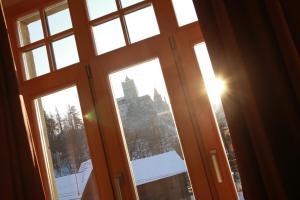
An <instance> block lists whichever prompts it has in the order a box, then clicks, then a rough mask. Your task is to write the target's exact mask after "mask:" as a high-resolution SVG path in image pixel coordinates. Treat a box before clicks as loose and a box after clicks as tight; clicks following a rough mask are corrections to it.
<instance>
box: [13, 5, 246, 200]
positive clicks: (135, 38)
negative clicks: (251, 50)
mask: <svg viewBox="0 0 300 200" xmlns="http://www.w3.org/2000/svg"><path fill="white" fill-rule="evenodd" d="M32 1H34V0H32ZM49 2H50V1H49ZM51 2H52V1H51ZM53 2H55V3H53V4H51V3H50V4H48V3H45V4H44V3H41V4H39V3H38V4H36V5H33V4H30V5H29V4H28V2H27V4H28V5H27V4H26V2H25V3H20V5H21V7H22V8H24V11H25V12H24V13H23V16H22V13H17V10H19V9H16V11H15V12H16V13H14V14H11V15H9V16H12V19H17V20H16V27H17V30H18V31H16V32H11V33H12V34H16V35H15V37H11V38H12V40H13V39H16V42H13V43H12V44H17V45H16V46H14V47H13V48H14V49H16V50H15V51H14V58H15V60H17V59H19V60H18V61H19V62H16V64H17V72H18V75H19V76H20V77H19V80H20V87H21V90H20V91H21V92H22V95H24V97H25V98H24V101H25V104H26V107H27V108H28V116H29V123H30V128H31V130H32V135H31V136H32V138H33V142H34V146H35V148H36V149H35V150H36V154H37V162H38V164H39V166H40V170H41V176H42V180H43V185H44V186H45V194H46V196H47V199H54V200H57V199H61V200H71V199H100V198H99V196H100V195H99V194H101V196H100V197H101V199H114V198H118V197H120V198H119V199H122V198H123V199H141V200H143V199H174V200H177V199H185V200H194V199H215V198H218V197H222V199H223V198H224V199H226V200H227V199H230V200H231V199H236V192H235V191H236V190H235V188H234V186H233V181H232V176H231V175H232V174H231V173H233V174H234V177H233V178H234V181H235V183H236V188H237V191H238V193H239V195H240V196H241V199H242V191H241V186H240V181H239V175H238V171H237V168H236V165H235V157H234V152H233V149H232V146H231V143H230V137H229V136H230V132H229V130H228V128H227V129H226V125H227V124H226V120H225V121H224V119H223V118H224V113H223V111H222V108H221V107H220V106H219V105H220V98H219V96H218V95H216V94H209V96H210V98H211V99H214V100H215V103H213V104H214V105H216V106H215V108H216V109H218V110H216V113H217V114H216V118H217V119H218V120H219V121H220V122H221V123H222V124H221V123H220V122H219V128H220V130H221V129H222V130H221V134H222V137H223V139H224V138H225V139H226V140H227V141H226V142H224V146H225V147H226V154H227V156H228V160H229V163H230V166H231V171H230V170H228V166H227V162H224V163H221V162H218V161H224V160H225V161H226V155H225V153H224V148H223V146H222V145H220V144H221V143H220V141H219V140H218V139H217V138H219V133H218V131H217V129H216V125H215V121H214V119H215V118H214V117H215V116H214V115H213V114H211V110H210V105H209V103H208V101H207V98H206V96H205V94H204V95H201V97H198V96H197V95H199V93H198V92H199V91H195V88H198V86H199V84H198V83H199V82H198V81H199V80H202V79H201V77H200V76H201V75H200V73H199V69H198V66H197V60H196V58H197V59H198V63H199V65H200V67H201V66H203V65H204V66H206V64H207V63H209V59H208V58H207V57H208V56H207V53H205V48H204V46H203V45H202V44H201V45H197V46H195V48H194V44H198V43H201V42H203V38H202V37H201V34H195V33H199V32H200V29H199V25H198V23H193V22H195V21H197V15H196V12H195V9H194V6H193V2H192V0H147V1H146V0H58V1H53ZM31 5H33V6H32V7H30V6H31ZM74 9H75V10H74ZM10 10H14V9H10ZM12 12H13V11H12ZM30 12H31V13H30ZM28 13H30V14H28ZM20 14H21V16H22V17H19V16H20ZM15 17H17V18H15ZM176 20H177V23H176ZM8 25H10V24H8ZM10 30H13V27H10ZM195 35H196V36H195ZM175 46H176V48H173V47H175ZM79 50H80V51H79ZM194 53H195V54H194ZM195 55H197V56H195ZM200 57H201V59H200ZM203 58H206V59H203ZM19 63H20V64H19ZM206 67H207V66H206ZM210 67H211V66H210ZM203 74H204V73H203ZM209 74H210V75H211V74H213V71H209ZM190 77H191V78H190ZM189 78H190V79H189ZM204 79H205V77H204ZM190 80H195V82H197V84H196V83H190V82H189V81H190ZM206 82H207V81H206ZM191 85H193V86H191ZM195 85H197V86H195ZM212 85H214V84H212ZM217 85H219V86H222V84H221V82H219V83H218V84H217ZM199 88H200V87H199ZM171 102H172V103H171ZM82 112H83V113H82ZM222 120H223V121H222ZM223 125H224V126H223ZM211 152H214V154H213V155H212V153H211ZM218 164H219V167H218V166H217V165H218ZM216 166H217V167H216ZM216 169H217V170H216ZM219 176H220V177H221V178H220V179H222V180H221V181H219V179H218V177H219ZM215 179H217V180H215ZM222 181H223V182H222ZM211 187H214V188H213V189H212V188H211ZM212 191H216V194H213V193H212ZM137 195H138V196H139V197H137Z"/></svg>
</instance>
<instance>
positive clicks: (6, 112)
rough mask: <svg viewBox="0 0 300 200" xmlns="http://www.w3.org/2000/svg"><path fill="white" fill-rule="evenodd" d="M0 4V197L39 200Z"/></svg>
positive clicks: (36, 180)
mask: <svg viewBox="0 0 300 200" xmlns="http://www.w3.org/2000/svg"><path fill="white" fill-rule="evenodd" d="M1 7H2V6H1V1H0V199H3V200H14V199H18V200H23V199H28V200H42V199H44V193H43V190H42V184H41V180H40V176H39V173H38V168H37V165H36V163H35V162H34V156H33V155H34V154H33V153H32V152H31V150H30V145H29V140H28V138H27V132H26V129H25V123H24V118H23V117H22V116H23V115H22V110H21V103H20V98H19V91H18V85H17V80H16V75H15V70H14V63H13V58H12V55H11V51H10V46H9V41H8V36H7V31H6V26H5V23H4V17H3V13H2V10H1Z"/></svg>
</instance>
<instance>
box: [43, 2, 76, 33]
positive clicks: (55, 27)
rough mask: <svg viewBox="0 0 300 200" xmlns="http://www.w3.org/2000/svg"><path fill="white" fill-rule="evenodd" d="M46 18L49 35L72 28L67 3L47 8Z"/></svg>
mask: <svg viewBox="0 0 300 200" xmlns="http://www.w3.org/2000/svg"><path fill="white" fill-rule="evenodd" d="M46 16H47V22H48V27H49V32H50V35H54V34H57V33H60V32H62V31H65V30H68V29H70V28H72V20H71V16H70V11H69V8H68V3H67V1H63V2H61V3H59V4H56V5H54V6H51V7H49V8H47V9H46Z"/></svg>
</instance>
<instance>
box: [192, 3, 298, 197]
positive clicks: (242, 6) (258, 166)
mask: <svg viewBox="0 0 300 200" xmlns="http://www.w3.org/2000/svg"><path fill="white" fill-rule="evenodd" d="M193 1H194V4H195V7H196V10H197V14H198V17H199V23H200V26H201V30H202V32H203V35H204V38H205V41H206V44H207V48H208V51H209V53H210V57H211V60H212V63H213V66H214V70H215V73H216V74H217V75H221V76H222V77H225V78H226V81H227V84H228V89H229V91H228V94H227V95H226V96H224V97H223V98H222V103H223V106H224V111H225V114H226V117H227V120H228V125H229V129H230V131H231V135H232V140H233V144H234V146H235V149H236V154H237V159H238V164H239V170H240V173H241V179H242V184H243V190H244V194H245V198H246V199H249V200H259V199H264V200H265V199H272V200H276V199H280V200H284V199H300V196H299V192H298V191H297V190H298V186H299V184H298V183H297V182H298V180H300V179H299V178H300V175H299V173H298V170H299V169H300V165H299V163H300V162H299V159H300V152H299V149H300V148H299V142H300V131H299V125H300V101H299V100H300V98H299V96H300V62H299V49H300V47H299V41H300V40H299V32H297V30H299V23H297V22H300V21H299V19H300V18H299V17H300V15H299V14H297V11H298V12H299V8H300V6H299V4H300V3H299V2H298V3H297V1H291V0H286V1H281V0H243V1H235V0H193Z"/></svg>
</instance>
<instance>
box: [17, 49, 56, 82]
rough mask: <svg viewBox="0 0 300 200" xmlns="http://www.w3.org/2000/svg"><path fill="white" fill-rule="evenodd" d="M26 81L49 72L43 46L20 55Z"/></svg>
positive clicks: (45, 51)
mask: <svg viewBox="0 0 300 200" xmlns="http://www.w3.org/2000/svg"><path fill="white" fill-rule="evenodd" d="M22 57H23V63H24V71H25V77H26V80H29V79H31V78H34V77H37V76H41V75H43V74H47V73H49V72H50V67H49V61H48V55H47V50H46V47H45V46H41V47H39V48H36V49H33V50H30V51H27V52H25V53H23V54H22Z"/></svg>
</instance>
